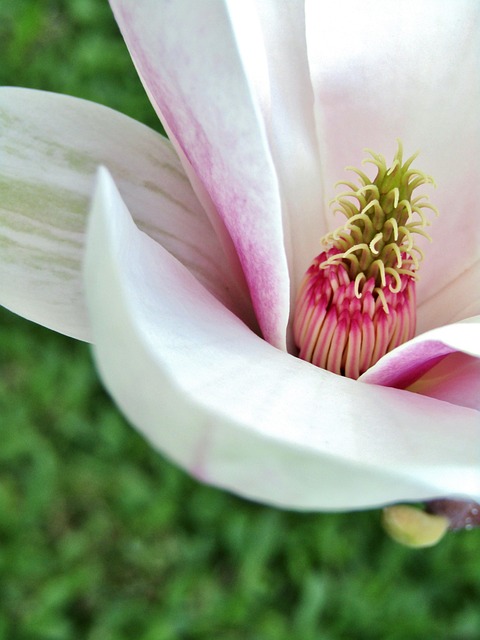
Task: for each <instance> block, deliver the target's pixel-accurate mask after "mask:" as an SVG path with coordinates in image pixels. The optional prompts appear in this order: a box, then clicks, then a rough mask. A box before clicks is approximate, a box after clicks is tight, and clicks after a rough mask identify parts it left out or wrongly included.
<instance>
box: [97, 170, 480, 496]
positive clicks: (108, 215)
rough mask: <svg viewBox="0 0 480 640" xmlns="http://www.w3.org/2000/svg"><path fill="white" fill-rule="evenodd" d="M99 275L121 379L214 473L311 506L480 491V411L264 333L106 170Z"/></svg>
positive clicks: (117, 389)
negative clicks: (168, 246) (138, 211)
mask: <svg viewBox="0 0 480 640" xmlns="http://www.w3.org/2000/svg"><path fill="white" fill-rule="evenodd" d="M158 273H161V274H162V277H161V278H159V277H157V275H156V274H158ZM85 281H86V288H87V299H88V305H89V312H90V318H91V322H92V326H93V331H94V335H95V342H96V347H95V357H96V360H97V363H98V365H99V369H100V372H101V375H102V377H103V379H104V381H105V383H106V385H107V387H108V388H109V390H110V392H111V393H112V395H113V396H114V397H115V399H116V400H117V402H118V403H119V405H120V407H121V408H122V409H123V411H124V412H125V413H126V415H127V416H128V417H129V419H130V420H131V421H132V422H133V423H134V424H135V425H136V426H137V427H138V428H139V429H140V430H141V431H143V433H144V434H145V435H146V436H147V437H148V438H149V439H150V440H151V441H152V443H153V444H154V445H155V446H157V447H158V448H160V449H161V450H162V451H163V452H164V453H166V454H167V455H169V456H170V457H171V458H173V459H174V460H175V461H176V462H178V463H179V464H181V465H182V466H184V467H185V468H187V469H189V470H190V471H191V472H192V473H193V474H195V475H196V476H198V477H199V478H201V479H202V480H203V481H206V482H209V483H212V484H215V485H218V486H221V487H225V488H228V489H230V490H232V491H234V492H237V493H240V494H242V495H244V496H247V497H250V498H253V499H256V500H261V501H265V502H269V503H273V504H277V505H283V506H288V507H294V508H302V509H319V508H320V509H345V508H358V507H364V506H370V505H377V504H380V503H385V502H391V501H397V500H406V499H410V500H417V499H421V498H427V497H433V496H438V495H447V494H451V493H455V494H464V495H470V496H472V497H476V498H477V499H478V498H479V497H480V465H479V461H480V460H479V458H480V425H479V417H478V412H476V411H474V410H471V409H465V408H464V407H457V406H454V405H451V404H449V403H446V402H441V401H438V400H434V399H431V398H427V397H423V396H421V395H418V394H414V393H408V392H405V391H399V390H397V389H391V388H384V387H377V386H375V385H366V384H362V383H360V382H356V381H353V380H349V379H346V378H341V377H339V376H335V375H334V374H331V373H328V372H325V371H322V370H320V369H317V368H315V367H313V366H312V365H310V364H308V363H305V362H302V361H300V360H298V359H296V358H294V357H293V356H290V355H288V354H286V353H285V352H282V351H280V350H277V349H275V348H274V347H272V346H271V345H269V344H268V343H267V342H265V341H263V340H261V339H260V338H258V337H257V336H255V335H254V334H253V333H252V332H251V331H249V330H248V329H247V327H246V326H245V325H243V324H242V323H241V322H240V321H239V320H238V318H236V317H235V316H234V315H233V314H231V313H230V312H229V311H227V310H226V309H225V308H224V307H222V305H221V304H220V303H218V301H217V300H215V298H213V297H212V296H211V295H210V294H209V293H208V292H207V291H206V290H205V289H203V288H202V287H201V285H199V283H198V282H197V281H196V280H195V279H194V278H193V277H192V276H191V275H190V274H189V273H188V271H187V270H186V269H185V268H184V267H183V266H182V265H181V264H180V263H178V262H177V261H176V260H175V259H174V258H172V256H170V255H169V254H168V253H167V252H166V251H165V250H163V249H162V248H161V247H160V246H159V245H158V244H156V243H154V242H153V241H151V240H150V239H149V238H148V237H147V236H146V235H145V234H143V233H142V232H140V231H138V230H137V229H136V227H135V225H134V224H133V222H132V220H131V218H130V216H129V214H128V211H127V209H126V207H125V205H124V204H123V203H122V201H121V199H120V197H119V194H118V192H117V190H116V189H115V186H114V184H113V182H112V181H111V179H110V178H109V176H108V174H107V173H106V172H104V171H102V173H101V175H100V176H99V184H98V190H97V192H96V197H95V199H94V204H93V208H92V214H91V221H90V225H89V232H88V242H87V257H86V270H85Z"/></svg>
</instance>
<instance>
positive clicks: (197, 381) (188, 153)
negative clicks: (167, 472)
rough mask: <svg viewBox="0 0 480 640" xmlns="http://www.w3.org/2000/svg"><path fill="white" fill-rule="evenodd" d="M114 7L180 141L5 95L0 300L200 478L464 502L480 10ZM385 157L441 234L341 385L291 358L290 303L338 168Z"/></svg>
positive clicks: (280, 495) (473, 432) (316, 242)
mask: <svg viewBox="0 0 480 640" xmlns="http://www.w3.org/2000/svg"><path fill="white" fill-rule="evenodd" d="M111 4H112V8H113V11H114V14H115V18H116V20H117V22H118V24H119V26H120V29H121V31H122V34H123V36H124V38H125V41H126V43H127V46H128V48H129V50H130V53H131V55H132V58H133V61H134V63H135V66H136V68H137V70H138V73H139V75H140V77H141V79H142V82H143V84H144V86H145V89H146V91H147V92H148V95H149V97H150V99H151V102H152V104H153V106H154V108H155V109H156V111H157V112H158V115H159V117H160V118H161V120H162V122H163V124H164V126H165V128H166V130H167V132H168V134H169V137H170V141H168V140H166V139H164V138H162V137H161V136H160V135H158V134H156V133H154V132H153V131H151V130H149V129H147V128H146V127H144V126H143V125H141V124H139V123H137V122H135V121H132V120H131V119H129V118H127V117H125V116H123V115H121V114H119V113H116V112H113V111H111V110H110V109H107V108H105V107H102V106H99V105H95V104H92V103H89V102H86V101H83V100H79V99H74V98H71V97H67V96H60V95H55V94H49V93H44V92H38V91H32V90H28V89H19V88H4V89H2V90H1V91H0V114H1V123H2V125H1V126H2V130H1V131H2V153H3V156H2V160H1V180H2V199H1V202H0V207H1V209H0V210H1V218H0V220H1V223H0V227H1V238H2V239H1V258H0V271H1V282H2V287H1V294H0V296H1V297H0V301H1V302H2V304H4V305H5V306H6V307H8V308H9V309H11V310H13V311H15V312H16V313H18V314H20V315H23V316H24V317H26V318H29V319H31V320H33V321H35V322H38V323H40V324H43V325H45V326H47V327H50V328H52V329H54V330H56V331H60V332H62V333H65V334H67V335H70V336H73V337H75V338H78V339H80V340H86V341H90V342H92V343H93V345H94V347H93V349H94V355H95V360H96V363H97V365H98V369H99V371H100V375H101V377H102V379H103V381H104V383H105V385H106V387H107V388H108V390H109V392H110V393H111V395H112V396H113V398H114V399H115V401H116V402H117V403H118V405H119V407H120V408H121V410H122V411H123V412H124V413H125V415H126V416H127V417H128V418H129V420H130V421H131V422H132V423H133V424H134V425H135V426H136V427H137V428H138V429H139V430H140V431H141V432H142V433H144V434H145V436H146V437H147V438H148V439H149V440H150V441H151V442H152V444H153V445H154V446H155V447H157V448H158V449H160V450H161V451H162V452H164V454H166V455H167V456H168V457H169V458H171V459H172V460H174V461H175V462H176V463H178V464H179V465H181V466H182V467H184V468H185V469H187V470H188V471H189V472H190V473H192V474H193V475H194V476H196V477H197V478H199V479H200V480H202V481H204V482H207V483H211V484H213V485H216V486H219V487H223V488H225V489H228V490H230V491H233V492H235V493H238V494H241V495H243V496H246V497H249V498H251V499H254V500H259V501H262V502H266V503H270V504H274V505H281V506H285V507H290V508H297V509H311V510H313V509H324V510H340V509H356V508H362V507H369V506H376V505H383V504H387V503H394V502H397V501H417V500H425V499H431V498H434V497H442V496H456V497H465V498H467V497H468V498H470V499H478V498H479V497H480V464H479V462H480V460H479V457H480V420H479V413H478V412H479V409H480V393H479V391H480V389H479V377H480V376H479V374H480V364H479V360H478V357H479V356H480V316H479V315H478V314H480V297H479V295H478V280H479V275H480V251H479V249H480V242H479V228H480V227H479V225H478V222H477V218H478V211H477V210H478V205H477V193H476V191H475V189H476V184H477V179H478V176H479V175H480V166H479V158H480V153H479V151H480V137H479V136H480V120H479V118H478V112H479V107H480V88H479V85H478V82H477V81H476V79H477V77H478V71H479V69H478V66H479V62H478V61H479V58H478V41H479V38H478V34H479V28H480V7H479V6H478V5H477V4H476V3H473V2H470V1H469V0H450V2H448V1H447V2H443V3H438V2H437V1H436V0H430V1H428V0H425V1H423V2H418V0H405V2H402V3H398V2H396V1H392V2H385V0H378V1H367V2H361V3H358V2H355V1H352V2H338V3H335V2H334V3H325V2H317V1H316V0H306V1H305V2H300V1H296V0H292V1H289V2H279V1H278V0H272V1H271V2H270V1H268V0H261V1H260V0H259V1H258V2H255V1H253V0H252V1H251V2H250V1H248V0H242V2H228V1H227V0H225V1H222V0H217V1H214V0H212V1H211V2H208V3H207V2H196V1H194V0H191V1H188V0H176V2H173V3H170V2H167V1H166V0H165V1H161V0H142V1H139V0H112V2H111ZM119 90H121V89H120V88H119ZM397 137H398V138H401V139H402V141H403V144H404V147H405V148H406V149H408V152H410V153H413V152H414V151H416V150H417V149H420V150H421V167H422V169H424V170H425V171H427V172H428V173H429V174H432V175H433V176H434V177H435V180H436V182H437V185H438V188H437V190H436V192H435V204H436V205H437V206H438V209H439V210H440V214H441V215H440V217H439V219H438V220H436V221H435V224H434V225H433V226H432V231H431V235H432V238H433V242H432V243H431V244H428V242H426V241H425V243H422V239H420V240H419V247H421V248H422V249H423V251H424V252H425V259H424V261H423V263H422V267H421V270H420V273H419V275H420V279H419V281H418V283H417V285H416V294H417V309H416V314H417V328H416V335H415V337H413V338H412V339H410V340H408V341H407V342H406V343H404V344H403V345H400V346H398V347H396V348H395V349H393V350H392V351H391V352H390V353H388V354H387V355H385V356H383V357H381V358H380V360H379V361H378V362H377V363H376V364H375V365H374V366H372V367H370V368H369V369H368V370H367V371H366V372H365V373H363V375H361V376H360V378H359V379H358V380H354V379H350V378H348V377H345V376H342V375H339V374H338V373H333V372H332V371H328V370H324V369H321V368H318V367H316V366H314V365H313V364H311V363H309V362H305V361H303V360H301V359H299V358H298V357H297V356H296V349H295V346H294V341H293V335H292V321H293V312H294V307H293V301H294V300H295V299H296V295H297V291H298V288H299V285H300V283H301V281H302V277H303V274H304V273H305V271H306V269H307V268H308V266H309V264H310V263H311V262H312V259H313V258H314V257H315V256H316V255H317V254H318V253H319V252H320V251H321V247H320V239H321V237H322V236H324V235H325V234H327V233H328V232H329V231H332V230H333V229H335V228H336V227H337V226H338V219H337V218H336V217H335V216H334V215H333V213H332V212H331V209H330V208H329V206H328V202H329V200H331V198H332V197H333V196H334V195H335V191H334V187H333V185H334V183H335V182H336V181H338V180H343V179H345V173H344V167H345V166H346V165H352V164H355V165H358V164H359V163H360V160H361V159H362V157H363V153H364V151H363V150H364V148H365V147H370V148H373V149H375V150H376V151H378V152H381V153H382V154H384V155H385V156H387V157H392V156H393V154H394V151H395V146H396V143H395V139H396V138H397ZM98 166H102V167H103V168H101V169H100V170H99V171H98V172H97V167H98ZM96 172H97V178H96V186H95V191H94V196H93V200H92V203H91V207H89V199H90V194H91V191H92V185H93V179H94V175H95V173H96ZM89 209H90V216H89V220H88V224H87V212H88V211H89ZM82 265H83V267H82ZM82 269H83V275H82ZM67 373H68V364H67V363H66V374H67Z"/></svg>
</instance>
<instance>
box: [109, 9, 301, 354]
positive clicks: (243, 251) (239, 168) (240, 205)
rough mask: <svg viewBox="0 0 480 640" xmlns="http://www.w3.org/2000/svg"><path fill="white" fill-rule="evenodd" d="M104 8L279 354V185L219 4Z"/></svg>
mask: <svg viewBox="0 0 480 640" xmlns="http://www.w3.org/2000/svg"><path fill="white" fill-rule="evenodd" d="M111 4H112V7H113V10H114V13H115V17H116V19H117V22H118V24H119V26H120V29H121V31H122V34H123V36H124V38H125V40H126V43H127V45H128V48H129V50H130V53H131V55H132V57H133V60H134V62H135V65H136V67H137V70H138V72H139V74H140V77H141V79H142V81H143V83H144V85H145V87H146V89H147V92H148V94H149V96H150V97H151V99H152V101H153V104H154V106H155V107H156V109H157V111H158V112H159V114H160V116H161V118H162V121H163V122H164V124H165V126H166V128H167V130H168V132H169V135H171V138H172V141H173V142H174V144H175V145H176V146H177V148H178V150H179V154H180V158H181V159H182V161H183V162H184V165H185V167H186V170H187V172H189V173H190V175H191V178H192V183H193V186H194V188H195V189H196V191H197V195H198V196H199V198H200V200H201V201H202V203H203V204H204V206H205V208H206V209H207V211H208V212H209V213H210V215H211V216H212V220H213V223H214V225H215V227H216V229H217V231H218V233H219V234H220V236H221V238H222V239H223V240H224V241H226V242H227V250H228V240H226V239H225V233H222V226H224V228H225V229H226V231H227V234H228V236H229V238H231V241H233V244H234V246H235V251H236V254H237V255H238V258H239V260H240V263H241V266H242V269H243V271H244V273H245V277H246V280H247V282H248V286H249V288H250V293H251V297H252V300H253V304H254V307H255V311H256V314H257V318H258V321H259V324H260V326H261V329H262V331H263V335H264V337H265V338H266V339H267V340H268V341H270V342H271V343H272V344H275V345H277V346H279V347H280V348H285V332H286V326H287V322H288V315H289V275H288V268H287V262H286V256H285V250H284V240H283V229H282V210H281V201H280V196H279V185H278V181H277V176H276V173H275V168H274V165H273V163H272V157H271V153H270V150H269V147H268V140H267V135H266V131H265V125H264V122H263V118H262V113H261V110H260V106H259V104H258V97H257V96H255V93H254V91H253V90H252V85H251V83H250V81H249V78H248V77H247V76H246V75H245V71H244V68H243V65H242V59H241V57H240V55H239V50H238V46H237V42H236V40H235V35H234V32H233V28H232V24H231V21H230V15H229V9H228V7H227V5H226V4H224V3H213V2H209V3H203V2H193V3H192V2H188V1H186V0H177V1H176V2H165V1H160V0H155V1H153V0H150V1H148V0H145V1H142V2H138V0H135V1H134V0H112V2H111ZM192 174H193V175H192Z"/></svg>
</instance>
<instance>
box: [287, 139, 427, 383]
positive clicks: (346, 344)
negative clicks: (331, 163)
mask: <svg viewBox="0 0 480 640" xmlns="http://www.w3.org/2000/svg"><path fill="white" fill-rule="evenodd" d="M368 152H369V153H370V155H371V158H367V159H366V160H364V162H370V163H372V164H374V165H375V166H376V168H377V175H376V177H375V178H374V179H373V180H371V179H370V178H369V177H368V176H367V175H366V174H365V173H364V172H363V171H361V170H359V169H356V168H354V167H347V169H351V170H352V171H354V172H355V173H356V174H357V176H358V178H359V185H356V184H354V183H353V182H343V181H342V182H341V183H337V184H343V185H346V186H347V187H348V188H349V191H346V192H343V193H340V194H339V195H338V196H337V197H336V198H335V199H334V200H333V201H332V202H333V203H335V204H336V205H337V206H336V209H335V211H339V212H340V213H342V214H343V215H345V217H346V218H347V221H346V223H345V224H344V225H343V226H342V227H340V228H338V229H336V230H335V231H333V232H332V233H329V234H328V235H327V236H325V237H324V238H323V240H322V241H323V243H324V244H325V245H326V247H327V249H326V250H325V251H323V252H322V253H321V254H320V255H319V256H317V257H316V258H315V259H314V261H313V262H312V264H311V266H310V268H309V269H308V271H307V272H306V274H305V276H304V279H303V282H302V284H301V286H300V290H299V294H298V298H297V304H296V310H295V317H294V326H293V330H294V339H295V342H296V345H297V346H298V348H299V350H300V353H299V356H300V357H301V358H303V359H304V360H308V361H309V362H312V363H313V364H316V365H317V366H319V367H322V368H325V369H328V370H329V371H333V372H334V373H338V374H341V375H345V376H348V377H351V378H357V377H358V376H359V375H361V374H362V373H363V372H364V371H366V370H367V369H368V368H369V367H371V366H372V365H373V364H375V362H376V361H377V360H378V359H379V358H380V357H382V356H383V355H384V354H385V353H387V352H388V351H390V350H392V349H394V348H395V347H396V346H398V345H400V344H402V343H403V342H405V341H406V340H409V339H411V338H412V337H413V335H414V334H415V281H416V279H417V278H418V276H417V273H416V271H417V269H418V267H419V263H420V261H421V260H422V259H423V257H424V256H423V252H422V250H421V249H420V248H419V247H418V246H417V245H416V244H415V241H414V238H415V234H418V235H422V236H424V237H426V238H427V239H428V240H431V238H430V236H429V235H428V233H426V231H425V230H424V229H425V227H427V226H429V225H430V222H429V221H428V220H427V218H426V216H425V212H424V209H431V210H433V211H434V212H435V213H436V214H438V211H437V209H436V208H435V207H434V206H433V205H432V204H430V202H429V201H428V196H425V195H421V196H418V197H413V192H414V190H415V189H416V188H417V187H418V186H420V185H422V184H428V183H430V184H433V180H432V178H431V177H430V176H427V175H425V174H424V173H422V172H421V171H418V170H415V169H411V164H412V162H413V161H414V159H415V158H416V156H417V154H415V155H413V156H411V157H410V158H408V160H406V161H405V162H403V160H402V155H403V151H402V146H401V143H400V142H399V143H398V150H397V152H396V154H395V157H394V159H393V163H392V165H391V166H390V167H389V168H388V167H387V164H386V161H385V158H384V157H383V156H381V155H380V154H377V153H374V152H373V151H370V150H368Z"/></svg>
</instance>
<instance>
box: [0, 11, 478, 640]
mask: <svg viewBox="0 0 480 640" xmlns="http://www.w3.org/2000/svg"><path fill="white" fill-rule="evenodd" d="M0 42H2V54H1V55H2V64H1V65H0V84H13V85H21V86H29V87H35V88H42V89H48V90H51V91H58V92H64V93H69V94H72V95H75V96H81V97H84V98H88V99H91V100H94V101H97V102H101V103H103V104H107V105H109V106H111V107H113V108H115V109H118V110H120V111H122V112H124V113H127V114H128V115H130V116H133V117H136V118H137V119H139V120H141V121H143V122H145V123H146V124H149V125H150V126H153V127H155V128H157V130H161V127H160V125H159V124H158V122H157V120H156V117H155V115H154V112H153V109H152V108H151V107H150V105H149V103H148V100H147V98H146V96H145V94H144V92H143V90H142V87H141V84H140V82H139V80H138V79H137V76H136V74H135V71H134V68H133V65H132V64H131V61H130V59H129V56H128V53H127V51H126V48H125V46H124V44H123V41H122V39H121V37H120V35H119V33H118V30H117V28H116V26H115V22H114V20H113V17H112V15H111V13H110V9H109V7H108V4H107V3H106V2H103V0H70V1H67V0H64V1H63V2H61V1H53V0H43V1H41V2H38V1H36V0H28V1H27V0H23V1H20V2H10V3H9V2H4V3H1V4H0ZM0 416H1V426H0V434H1V446H0V640H74V639H75V640H77V639H78V640H131V639H134V640H177V639H184V640H211V639H212V638H219V639H224V640H291V639H292V638H295V639H297V638H298V639H302V640H319V639H320V640H332V639H335V640H342V639H345V640H375V639H378V640H405V639H408V640H416V639H418V640H425V639H426V638H436V639H438V640H442V639H444V640H477V639H478V638H480V607H478V602H479V601H480V559H479V549H480V536H479V534H478V532H473V533H469V532H463V533H458V534H452V535H450V536H449V537H448V538H447V539H446V540H445V541H444V542H442V543H441V544H440V545H439V546H438V547H436V548H433V549H430V550H426V551H411V550H408V549H405V548H402V547H399V546H397V545H396V544H395V543H393V542H391V541H390V540H389V539H387V538H386V537H385V536H384V535H383V533H382V531H381V529H380V527H379V514H378V513H376V512H371V513H358V514H340V515H331V514H330V515H329V514H296V513H288V512H284V511H280V510H276V509H270V508H268V507H263V506H260V505H256V504H252V503H249V502H246V501H243V500H240V499H238V498H236V497H234V496H231V495H228V494H225V493H223V492H220V491H217V490H215V489H212V488H209V487H205V486H202V485H200V484H198V483H196V482H195V481H194V480H192V479H191V478H189V477H188V476H186V475H185V474H184V473H183V472H181V471H179V470H178V469H176V468H175V467H174V466H172V465H171V464H169V463H168V462H167V461H166V460H164V459H163V458H162V457H160V456H159V455H158V454H156V453H155V452H154V451H152V450H151V449H150V448H149V446H148V445H147V444H146V443H145V442H144V441H143V440H142V438H141V437H140V436H139V435H137V434H136V433H135V432H134V431H133V430H132V429H131V428H130V427H129V426H128V425H127V424H126V423H125V421H124V419H123V418H122V416H121V415H120V414H119V413H118V412H117V411H116V409H115V408H114V406H113V405H112V403H111V401H110V399H109V398H108V397H107V396H106V394H105V393H104V392H103V390H102V388H101V386H100V384H99V382H98V379H97V377H96V374H95V371H94V369H93V366H92V363H91V359H90V354H89V350H88V347H87V346H86V345H84V344H80V343H75V342H74V341H72V340H69V339H68V338H64V337H63V336H59V335H56V334H53V333H51V332H50V331H47V330H46V329H43V328H42V327H38V326H34V325H32V324H31V323H28V322H26V321H24V320H21V319H18V318H16V317H15V316H13V315H12V314H10V313H9V312H7V311H5V310H1V311H0Z"/></svg>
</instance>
